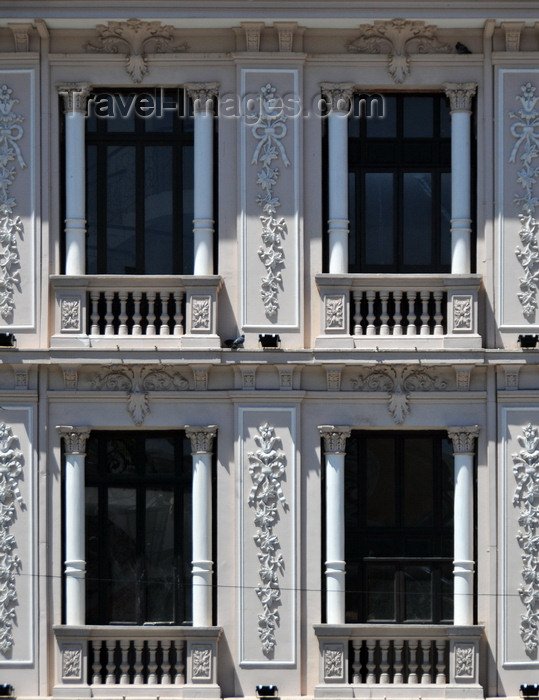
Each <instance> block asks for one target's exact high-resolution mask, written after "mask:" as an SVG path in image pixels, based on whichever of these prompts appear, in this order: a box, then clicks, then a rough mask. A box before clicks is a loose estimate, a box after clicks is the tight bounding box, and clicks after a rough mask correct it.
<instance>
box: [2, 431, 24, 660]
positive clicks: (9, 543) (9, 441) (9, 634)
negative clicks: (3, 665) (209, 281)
mask: <svg viewBox="0 0 539 700" xmlns="http://www.w3.org/2000/svg"><path fill="white" fill-rule="evenodd" d="M18 442H19V440H18V438H17V437H16V436H15V435H13V431H12V429H11V428H10V427H9V426H7V425H6V424H5V423H0V653H2V654H3V655H4V656H7V655H8V654H10V653H11V651H12V649H13V644H14V639H13V626H14V625H15V624H16V621H17V615H16V612H15V608H16V607H17V605H18V604H19V601H18V596H17V589H16V578H17V575H18V574H20V572H21V560H20V558H19V557H18V555H17V554H15V550H16V549H17V543H16V541H15V536H14V535H12V534H11V533H10V527H11V526H12V525H13V523H14V522H15V519H16V517H17V513H16V508H15V506H16V505H17V503H18V504H19V508H21V509H22V508H24V502H23V499H22V495H21V492H20V488H19V480H20V479H22V468H23V464H24V458H23V454H22V452H21V451H20V449H19V448H18V446H17V445H18Z"/></svg>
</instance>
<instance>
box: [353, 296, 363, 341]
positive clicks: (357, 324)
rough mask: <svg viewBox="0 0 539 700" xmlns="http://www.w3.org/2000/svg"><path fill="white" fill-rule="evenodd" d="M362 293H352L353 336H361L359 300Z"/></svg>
mask: <svg viewBox="0 0 539 700" xmlns="http://www.w3.org/2000/svg"><path fill="white" fill-rule="evenodd" d="M362 297H363V292H354V335H363V328H362V327H361V298H362Z"/></svg>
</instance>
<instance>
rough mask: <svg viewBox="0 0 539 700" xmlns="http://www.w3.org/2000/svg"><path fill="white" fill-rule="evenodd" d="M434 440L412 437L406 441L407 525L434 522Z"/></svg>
mask: <svg viewBox="0 0 539 700" xmlns="http://www.w3.org/2000/svg"><path fill="white" fill-rule="evenodd" d="M432 477H433V465H432V440H429V439H421V438H417V439H414V438H410V439H408V440H405V441H404V484H403V486H404V494H403V501H404V502H403V511H404V525H405V526H412V527H413V526H416V527H417V526H429V525H432V522H433V517H432V516H433V513H432V506H433V479H432Z"/></svg>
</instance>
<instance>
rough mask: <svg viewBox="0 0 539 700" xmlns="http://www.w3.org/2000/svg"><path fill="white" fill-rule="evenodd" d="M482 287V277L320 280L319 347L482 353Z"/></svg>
mask: <svg viewBox="0 0 539 700" xmlns="http://www.w3.org/2000/svg"><path fill="white" fill-rule="evenodd" d="M480 282H481V276H480V275H450V274H446V275H436V274H424V275H396V274H372V275H366V274H361V275H355V274H347V275H333V274H320V275H317V276H316V283H317V285H318V289H319V292H320V297H321V333H320V335H319V336H318V337H317V339H316V347H319V348H337V349H340V348H343V349H350V348H361V349H369V348H376V347H380V348H382V347H383V348H388V349H389V348H394V349H397V348H410V349H413V348H422V349H428V348H432V349H439V348H476V347H481V342H482V341H481V336H480V335H479V331H478V308H477V307H478V293H479V287H480Z"/></svg>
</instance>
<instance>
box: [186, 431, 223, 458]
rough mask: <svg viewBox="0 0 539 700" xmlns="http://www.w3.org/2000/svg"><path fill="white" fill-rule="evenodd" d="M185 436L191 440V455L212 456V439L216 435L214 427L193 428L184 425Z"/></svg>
mask: <svg viewBox="0 0 539 700" xmlns="http://www.w3.org/2000/svg"><path fill="white" fill-rule="evenodd" d="M185 434H186V435H187V437H188V438H189V440H191V450H192V452H191V454H193V455H204V454H210V455H211V454H212V451H213V439H214V438H215V437H216V435H217V426H216V425H207V426H202V425H200V426H198V425H197V426H194V425H186V426H185Z"/></svg>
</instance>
